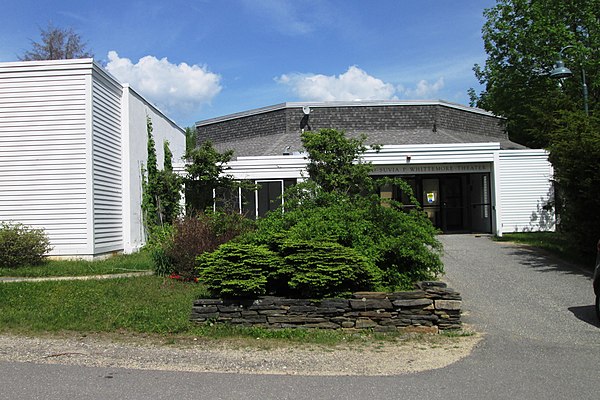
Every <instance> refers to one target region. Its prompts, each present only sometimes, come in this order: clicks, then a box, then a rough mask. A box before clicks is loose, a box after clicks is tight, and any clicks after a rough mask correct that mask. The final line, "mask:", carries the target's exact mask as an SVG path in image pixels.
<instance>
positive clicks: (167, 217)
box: [156, 140, 183, 225]
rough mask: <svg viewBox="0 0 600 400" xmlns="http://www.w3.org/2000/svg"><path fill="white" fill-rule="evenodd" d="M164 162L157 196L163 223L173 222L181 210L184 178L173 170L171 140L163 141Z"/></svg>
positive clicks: (159, 175)
mask: <svg viewBox="0 0 600 400" xmlns="http://www.w3.org/2000/svg"><path fill="white" fill-rule="evenodd" d="M163 151H164V164H163V169H162V170H160V171H158V176H157V182H156V184H157V190H156V191H157V193H156V195H157V198H158V212H159V214H160V218H161V222H162V223H163V224H169V225H171V224H173V222H175V220H176V219H177V217H178V216H179V214H180V212H181V206H180V202H181V191H182V185H183V182H182V179H181V177H180V176H179V175H178V174H177V173H176V172H174V171H173V153H172V152H171V149H170V148H169V141H168V140H165V141H164V142H163Z"/></svg>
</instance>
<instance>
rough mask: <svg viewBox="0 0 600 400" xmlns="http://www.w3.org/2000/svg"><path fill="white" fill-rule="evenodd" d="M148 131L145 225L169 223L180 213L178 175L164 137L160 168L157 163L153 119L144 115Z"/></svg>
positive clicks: (144, 188)
mask: <svg viewBox="0 0 600 400" xmlns="http://www.w3.org/2000/svg"><path fill="white" fill-rule="evenodd" d="M146 131H147V134H148V142H147V151H148V160H147V165H146V168H145V170H144V171H142V173H143V175H144V180H143V197H142V210H143V213H144V221H145V224H146V227H147V228H148V229H150V230H151V229H152V228H153V227H155V226H162V225H165V224H167V225H170V224H172V223H173V222H174V221H175V220H176V218H177V217H178V215H179V212H180V207H179V201H180V199H181V185H182V182H181V179H180V178H179V176H178V175H177V174H176V173H175V172H173V153H171V150H170V149H169V142H168V141H166V140H165V142H164V143H163V147H164V164H163V169H162V170H159V169H158V166H157V162H158V161H157V157H156V145H155V141H154V136H153V134H152V132H153V127H152V120H151V119H150V117H146Z"/></svg>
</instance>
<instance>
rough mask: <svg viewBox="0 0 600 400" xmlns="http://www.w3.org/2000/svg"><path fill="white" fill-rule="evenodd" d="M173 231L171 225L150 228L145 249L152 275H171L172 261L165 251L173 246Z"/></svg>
mask: <svg viewBox="0 0 600 400" xmlns="http://www.w3.org/2000/svg"><path fill="white" fill-rule="evenodd" d="M174 234H175V229H174V228H173V226H171V225H163V226H155V227H153V228H151V231H150V235H149V238H148V243H147V244H146V249H147V250H148V251H149V252H150V256H151V258H152V263H153V264H154V273H155V274H156V275H158V276H165V275H170V274H172V273H173V270H174V267H173V260H172V259H171V258H170V257H169V256H168V255H167V249H168V248H170V247H171V246H172V245H173V236H174Z"/></svg>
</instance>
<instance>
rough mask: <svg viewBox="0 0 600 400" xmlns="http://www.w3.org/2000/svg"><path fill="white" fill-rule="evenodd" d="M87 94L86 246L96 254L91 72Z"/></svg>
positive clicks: (88, 251)
mask: <svg viewBox="0 0 600 400" xmlns="http://www.w3.org/2000/svg"><path fill="white" fill-rule="evenodd" d="M86 80H87V82H86V89H85V92H86V95H85V115H86V117H85V118H86V121H85V132H86V134H85V141H86V149H85V158H86V163H85V165H86V172H85V174H86V183H85V192H86V196H85V197H86V208H87V212H86V219H87V223H86V241H87V244H86V248H87V253H88V254H94V218H95V216H94V170H93V168H94V163H93V154H94V148H93V146H94V140H93V138H92V132H93V96H92V85H93V76H92V74H90V75H89V76H88V77H87V78H86Z"/></svg>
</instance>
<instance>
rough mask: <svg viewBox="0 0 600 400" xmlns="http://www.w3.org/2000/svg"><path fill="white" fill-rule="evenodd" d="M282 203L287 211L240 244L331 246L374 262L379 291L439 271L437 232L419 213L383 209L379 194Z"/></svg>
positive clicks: (260, 225) (325, 195) (395, 206)
mask: <svg viewBox="0 0 600 400" xmlns="http://www.w3.org/2000/svg"><path fill="white" fill-rule="evenodd" d="M285 204H286V212H285V213H279V212H273V213H270V214H268V215H267V216H266V217H265V218H263V219H261V220H259V221H258V222H257V230H256V231H254V232H251V233H250V234H248V235H246V236H245V237H244V238H243V239H242V240H243V241H244V242H245V243H254V244H258V245H266V246H269V248H271V249H272V250H277V248H278V246H280V245H281V243H283V242H284V241H285V240H289V241H309V242H335V243H337V244H339V245H341V246H344V247H348V248H351V249H354V251H356V252H357V253H358V254H360V255H361V256H363V257H365V258H366V259H368V260H370V261H371V262H372V264H373V265H374V268H376V271H377V272H376V273H373V274H372V279H373V281H372V285H373V286H374V287H375V288H377V289H380V290H396V289H404V288H407V287H410V286H411V285H412V282H414V281H416V280H427V279H435V278H436V277H437V276H438V275H440V274H441V273H442V272H443V265H442V262H441V259H440V251H441V244H440V243H439V241H438V240H437V239H436V237H435V235H436V233H437V230H436V229H435V228H434V227H433V226H432V224H431V222H430V221H429V220H428V219H427V217H426V216H425V215H424V214H423V213H422V212H421V211H420V210H413V211H408V212H405V211H402V210H401V209H400V208H399V204H396V203H393V204H392V205H391V206H389V207H388V206H384V205H382V204H381V200H380V199H379V198H378V197H377V196H369V195H365V196H354V197H349V196H344V195H341V194H335V193H321V194H318V195H317V196H315V197H307V196H305V197H303V198H302V200H301V201H296V200H295V199H292V200H291V201H288V199H287V198H286V202H285Z"/></svg>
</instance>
